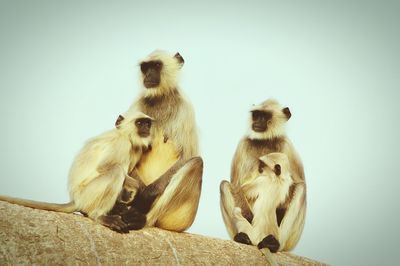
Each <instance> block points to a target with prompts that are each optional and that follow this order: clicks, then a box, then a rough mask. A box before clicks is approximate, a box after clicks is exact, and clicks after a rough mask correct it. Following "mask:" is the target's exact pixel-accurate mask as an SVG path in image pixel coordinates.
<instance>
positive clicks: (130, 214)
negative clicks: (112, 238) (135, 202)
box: [122, 207, 147, 230]
mask: <svg viewBox="0 0 400 266" xmlns="http://www.w3.org/2000/svg"><path fill="white" fill-rule="evenodd" d="M122 220H123V221H124V222H125V223H126V224H127V225H128V226H127V229H128V230H139V229H142V228H143V227H144V226H145V225H146V220H147V219H146V215H144V214H143V213H141V212H139V211H138V210H137V209H135V208H133V207H131V208H130V209H129V210H128V211H126V212H124V213H123V214H122Z"/></svg>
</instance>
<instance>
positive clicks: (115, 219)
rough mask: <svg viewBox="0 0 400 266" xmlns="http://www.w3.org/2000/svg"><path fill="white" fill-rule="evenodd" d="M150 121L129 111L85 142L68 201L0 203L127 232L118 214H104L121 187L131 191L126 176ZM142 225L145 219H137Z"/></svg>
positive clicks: (140, 151)
mask: <svg viewBox="0 0 400 266" xmlns="http://www.w3.org/2000/svg"><path fill="white" fill-rule="evenodd" d="M152 120H153V119H152V118H151V117H149V116H147V115H145V114H144V113H142V112H138V111H134V110H132V112H131V113H127V114H126V115H125V118H124V117H122V116H120V117H119V118H118V120H117V123H116V127H117V128H115V129H112V130H110V131H108V132H105V133H103V134H101V135H99V136H97V137H94V138H93V139H91V140H89V141H88V142H87V143H86V144H85V145H84V147H83V148H82V150H81V151H80V152H79V153H78V155H77V156H76V157H75V160H74V162H73V163H72V166H71V169H70V173H69V184H68V186H69V193H70V197H71V202H69V203H66V204H56V203H47V202H38V201H31V200H24V199H18V198H11V197H7V196H0V200H3V201H7V202H10V203H15V204H19V205H23V206H27V207H31V208H35V209H42V210H49V211H57V212H66V213H72V212H76V211H80V212H82V213H83V214H84V215H86V216H88V217H89V218H91V219H93V220H94V221H97V222H99V223H100V224H103V225H105V226H107V227H109V228H111V229H113V230H115V231H119V232H127V230H128V229H129V224H126V223H125V222H124V221H123V220H122V219H121V217H120V216H118V215H108V212H109V211H111V209H112V208H113V206H114V204H115V202H116V200H117V198H118V196H119V195H120V192H121V190H122V187H123V186H125V187H127V189H130V190H134V188H137V187H138V183H137V181H135V180H134V179H132V178H131V177H129V176H127V173H128V172H129V171H130V170H132V169H133V168H134V167H135V166H136V163H137V162H138V160H139V159H140V158H141V157H142V154H143V152H145V151H146V150H147V149H148V147H149V145H150V141H151V125H152ZM137 219H139V220H141V221H142V223H143V224H144V223H145V217H144V219H143V217H137Z"/></svg>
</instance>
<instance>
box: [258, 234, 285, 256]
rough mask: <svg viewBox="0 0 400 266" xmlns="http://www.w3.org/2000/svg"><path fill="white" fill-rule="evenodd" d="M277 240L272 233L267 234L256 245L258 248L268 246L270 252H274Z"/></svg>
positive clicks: (277, 244) (277, 246)
mask: <svg viewBox="0 0 400 266" xmlns="http://www.w3.org/2000/svg"><path fill="white" fill-rule="evenodd" d="M279 246H280V244H279V241H278V240H276V238H275V237H274V236H273V235H268V236H266V237H264V239H263V240H261V241H260V243H258V245H257V247H258V248H259V249H262V248H268V249H269V250H270V251H271V252H272V253H275V252H277V251H278V249H279Z"/></svg>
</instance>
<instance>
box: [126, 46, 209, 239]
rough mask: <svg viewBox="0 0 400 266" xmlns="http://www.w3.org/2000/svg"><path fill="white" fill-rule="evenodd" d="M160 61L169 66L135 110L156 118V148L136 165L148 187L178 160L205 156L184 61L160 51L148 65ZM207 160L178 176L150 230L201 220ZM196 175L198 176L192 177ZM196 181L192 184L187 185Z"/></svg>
mask: <svg viewBox="0 0 400 266" xmlns="http://www.w3.org/2000/svg"><path fill="white" fill-rule="evenodd" d="M152 60H160V61H162V63H163V68H162V71H161V82H160V84H159V86H157V87H154V88H146V87H145V86H144V85H143V78H144V75H143V74H142V73H141V74H140V75H141V87H142V88H141V89H142V91H141V93H140V95H139V97H138V99H137V100H135V101H134V103H133V104H132V106H131V107H130V109H129V110H132V109H133V110H140V111H142V112H144V113H146V114H148V115H150V116H151V117H153V118H154V119H155V120H156V121H157V124H156V125H155V126H154V140H153V142H152V149H151V151H150V152H148V153H146V154H145V155H144V156H143V157H142V159H141V160H140V162H139V164H138V165H137V167H136V173H137V174H138V176H139V177H140V179H141V180H142V181H143V182H144V183H145V184H146V185H148V184H151V183H153V182H155V181H156V180H158V178H159V177H160V176H161V175H162V174H164V173H165V172H166V171H167V170H168V169H170V167H171V166H173V165H174V164H175V163H176V162H177V161H179V160H182V161H188V160H190V159H191V158H193V157H195V156H198V155H199V149H198V137H197V128H196V124H195V115H194V110H193V107H192V105H191V104H190V102H189V101H188V100H187V99H186V97H185V96H184V95H183V94H182V92H181V91H180V88H179V85H178V81H179V74H180V70H181V68H182V66H183V63H181V62H179V60H177V58H176V57H174V56H173V55H170V54H168V53H166V52H164V51H160V50H157V51H154V52H153V53H151V54H150V55H149V56H148V57H147V58H145V59H144V60H143V62H148V61H152ZM202 167H203V166H202V162H201V166H200V162H198V163H197V164H195V165H192V164H188V165H184V166H183V167H182V169H181V170H180V171H178V173H176V174H175V175H174V176H173V177H172V179H171V182H170V184H169V185H168V187H167V188H166V190H165V191H164V193H163V194H162V195H161V196H160V198H158V199H157V200H156V201H155V203H154V205H153V207H152V209H151V210H150V213H149V214H148V216H147V219H148V222H147V224H146V226H157V227H160V228H164V229H168V230H172V231H178V232H180V231H183V230H186V229H187V228H188V227H189V226H190V225H191V224H192V223H193V220H194V218H195V215H196V212H197V207H198V202H199V197H200V191H201V178H202V171H200V170H199V169H200V168H201V170H202ZM190 171H194V173H195V174H193V175H188V174H187V173H188V172H190ZM187 183H190V184H191V186H188V185H185V184H187Z"/></svg>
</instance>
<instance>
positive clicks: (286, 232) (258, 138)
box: [220, 99, 306, 251]
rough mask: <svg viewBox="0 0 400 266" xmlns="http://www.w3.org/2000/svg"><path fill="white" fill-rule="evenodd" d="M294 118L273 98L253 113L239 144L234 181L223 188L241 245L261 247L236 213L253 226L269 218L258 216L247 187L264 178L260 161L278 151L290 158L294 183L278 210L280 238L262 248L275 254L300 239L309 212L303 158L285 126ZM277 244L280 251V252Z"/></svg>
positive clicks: (232, 231)
mask: <svg viewBox="0 0 400 266" xmlns="http://www.w3.org/2000/svg"><path fill="white" fill-rule="evenodd" d="M290 117H291V112H290V110H289V108H287V107H286V108H282V107H281V106H280V105H279V103H278V102H277V101H275V100H271V99H269V100H266V101H264V102H263V103H262V104H260V105H258V106H255V107H254V108H253V109H252V110H251V121H250V129H249V132H248V134H247V135H246V136H245V137H244V138H242V140H241V141H240V142H239V144H238V147H237V149H236V152H235V155H234V158H233V161H232V167H231V182H227V181H223V182H222V183H221V186H220V191H221V210H222V216H223V219H224V222H225V225H226V227H227V230H228V233H229V235H230V236H231V238H233V239H234V240H235V241H237V242H242V243H245V244H253V245H258V244H259V243H252V241H251V239H249V237H248V236H247V235H246V234H245V232H240V228H237V226H236V224H235V221H236V220H237V219H236V218H237V216H236V218H235V217H233V214H235V211H234V210H235V208H239V210H240V214H241V215H242V216H243V217H244V218H245V219H246V220H247V221H248V222H249V223H250V224H253V225H254V224H256V223H258V222H259V221H256V217H258V218H257V219H268V218H267V214H264V215H263V214H260V213H256V212H259V210H257V209H255V200H254V198H252V197H250V195H246V192H245V189H244V188H245V187H246V184H248V183H251V182H252V181H254V180H255V179H256V178H257V177H258V176H259V175H260V173H259V167H260V165H259V158H260V157H262V156H265V155H268V154H270V153H277V152H278V153H283V154H285V155H286V156H287V159H288V161H289V169H290V177H291V179H292V184H291V185H290V187H289V193H288V194H287V197H286V198H285V200H284V201H283V202H281V203H280V204H279V206H278V207H277V208H276V222H277V225H278V233H277V239H275V237H274V239H272V238H270V239H268V240H269V241H270V243H269V244H268V243H266V242H265V241H264V243H263V244H261V246H259V247H261V248H262V247H269V248H270V250H271V251H289V250H291V249H293V248H294V247H295V245H296V244H297V242H298V241H299V239H300V236H301V233H302V230H303V227H304V220H305V212H306V183H305V176H304V169H303V164H302V162H301V159H300V157H299V155H298V154H297V152H296V151H295V149H294V147H293V145H292V143H291V142H290V140H289V139H288V137H287V136H286V135H285V129H284V126H285V124H286V122H287V121H288V120H289V118H290ZM260 189H261V188H260ZM267 191H268V188H265V192H264V193H267ZM259 193H260V194H261V193H263V192H262V191H260V192H259ZM270 200H271V201H274V200H275V199H273V198H271V199H270ZM236 210H237V209H236ZM236 213H237V212H236ZM263 217H264V218H263ZM277 242H279V243H278V244H279V248H278V249H277V250H276V246H277Z"/></svg>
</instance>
